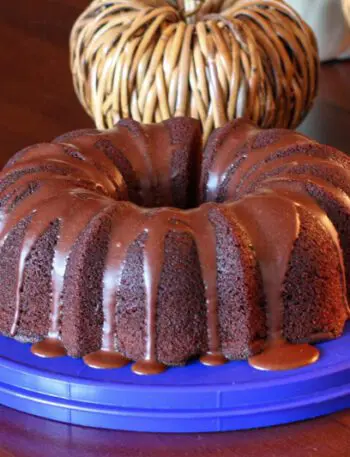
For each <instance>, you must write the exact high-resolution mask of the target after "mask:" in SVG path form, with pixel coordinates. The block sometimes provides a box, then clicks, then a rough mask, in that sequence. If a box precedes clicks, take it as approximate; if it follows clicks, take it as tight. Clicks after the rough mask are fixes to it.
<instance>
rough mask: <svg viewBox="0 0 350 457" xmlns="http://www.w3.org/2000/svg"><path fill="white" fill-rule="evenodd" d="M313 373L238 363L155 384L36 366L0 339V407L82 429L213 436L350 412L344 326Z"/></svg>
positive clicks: (191, 368)
mask: <svg viewBox="0 0 350 457" xmlns="http://www.w3.org/2000/svg"><path fill="white" fill-rule="evenodd" d="M318 347H319V348H320V350H321V358H320V360H319V361H318V362H317V363H315V364H314V365H310V366H308V367H305V368H300V369H298V370H293V371H285V372H262V371H257V370H254V369H253V368H251V367H249V365H248V364H247V363H246V362H230V363H228V364H227V365H223V366H220V367H206V366H203V365H201V364H200V363H199V362H193V363H191V364H190V365H188V366H186V367H183V368H171V369H169V370H168V371H166V372H165V373H163V374H161V375H158V376H149V377H141V376H137V375H135V374H133V373H132V371H131V370H130V367H129V366H127V367H124V368H121V369H119V370H101V371H100V370H94V369H92V368H89V367H87V366H85V365H84V363H83V362H82V361H81V360H73V359H71V358H68V357H65V358H62V359H40V358H38V357H36V356H34V355H32V354H31V352H30V346H29V345H26V344H21V343H17V342H15V341H13V340H11V339H8V338H4V337H0V403H1V404H3V405H5V406H8V407H10V408H14V409H17V410H19V411H23V412H26V413H30V414H34V415H36V416H41V417H45V418H48V419H53V420H57V421H61V422H66V423H69V424H77V425H84V426H90V427H99V428H109V429H121V430H139V431H147V432H216V431H227V430H239V429H248V428H255V427H266V426H270V425H276V424H283V423H287V422H293V421H297V420H302V419H308V418H311V417H316V416H320V415H323V414H328V413H331V412H334V411H337V410H340V409H343V408H347V407H350V325H348V326H347V329H346V331H345V334H344V335H343V336H342V337H341V338H340V339H338V340H334V341H330V342H327V343H322V344H319V345H318Z"/></svg>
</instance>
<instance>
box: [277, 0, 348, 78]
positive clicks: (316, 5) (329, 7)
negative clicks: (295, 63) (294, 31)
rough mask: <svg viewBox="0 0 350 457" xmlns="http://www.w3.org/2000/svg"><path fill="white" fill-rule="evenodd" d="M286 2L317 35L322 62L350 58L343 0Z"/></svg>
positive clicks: (290, 0)
mask: <svg viewBox="0 0 350 457" xmlns="http://www.w3.org/2000/svg"><path fill="white" fill-rule="evenodd" d="M286 1H287V3H289V4H290V5H291V6H292V7H294V8H295V9H296V10H297V11H298V13H299V14H300V15H301V16H302V17H303V19H304V20H305V21H306V22H307V23H308V24H309V25H310V26H311V27H312V29H313V30H314V32H315V33H316V36H317V40H318V46H319V51H320V56H321V60H330V59H335V58H347V57H350V27H349V26H348V24H347V22H346V21H345V17H344V14H343V9H342V4H341V3H342V2H341V0H286ZM349 76H350V75H349Z"/></svg>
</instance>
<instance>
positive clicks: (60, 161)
mask: <svg viewBox="0 0 350 457" xmlns="http://www.w3.org/2000/svg"><path fill="white" fill-rule="evenodd" d="M259 132H260V131H259V130H258V129H256V128H255V127H253V126H252V125H251V124H249V123H244V122H241V123H240V124H238V125H237V126H236V127H235V134H234V135H232V134H230V130H229V129H227V132H226V133H225V135H224V136H222V137H220V138H219V139H218V140H217V141H218V142H217V144H216V147H217V153H216V155H215V156H214V157H213V160H212V163H211V166H210V169H209V172H208V179H207V185H206V189H205V194H206V197H207V199H208V200H215V199H216V198H217V197H218V195H219V192H221V191H222V189H224V190H225V193H226V196H227V197H235V196H237V194H238V193H242V195H244V193H245V192H246V190H247V189H248V188H249V186H250V180H251V179H252V178H253V177H254V180H255V181H259V179H260V176H261V175H262V174H263V173H268V172H269V171H273V170H274V169H275V167H276V166H282V168H283V170H284V171H285V169H286V168H288V169H289V168H293V166H294V165H295V164H299V165H300V164H304V163H305V164H318V163H320V162H322V163H323V162H326V160H325V159H324V158H323V157H322V158H320V157H317V156H316V157H309V156H306V155H305V154H302V153H300V154H294V155H293V156H289V155H286V156H285V157H283V154H282V157H281V158H279V159H274V160H273V161H270V159H269V158H270V157H271V156H272V155H273V154H274V153H275V152H276V151H277V150H278V151H279V150H285V148H287V147H290V145H291V143H295V142H298V145H311V146H312V147H313V145H314V144H316V143H314V142H312V141H310V140H308V139H307V138H305V137H303V136H301V135H299V134H296V133H286V132H284V134H283V135H281V136H279V137H278V138H277V139H276V140H275V141H274V142H270V143H268V144H266V145H262V146H261V147H255V146H256V137H257V135H258V134H259ZM99 138H100V139H103V140H104V141H107V143H104V144H105V145H106V144H107V145H111V147H112V148H114V150H116V148H119V149H118V150H120V151H122V153H123V154H124V155H125V157H127V159H128V161H129V162H130V164H131V166H132V168H133V170H134V172H135V175H136V177H137V180H138V183H139V197H140V201H142V204H143V205H144V206H145V207H148V206H152V205H154V204H155V197H154V192H155V191H156V190H157V191H158V192H160V197H159V198H160V199H161V202H162V203H164V202H166V204H168V205H171V203H172V201H173V198H174V197H173V195H172V188H171V181H172V179H173V175H172V169H171V158H172V156H173V154H174V153H175V150H176V148H178V147H179V144H177V143H176V142H175V141H173V139H172V138H171V135H170V133H169V131H168V130H167V128H166V127H165V126H164V125H153V126H140V124H138V123H136V122H134V121H124V122H121V123H120V124H118V126H116V127H115V129H112V130H111V131H108V132H101V133H100V132H97V133H96V134H93V133H92V134H89V135H77V136H74V135H73V136H72V137H67V138H66V137H65V138H64V140H65V141H66V143H65V144H59V143H57V144H42V145H39V146H38V147H36V148H31V149H28V150H27V151H26V152H25V153H23V154H21V155H19V156H18V158H17V159H16V160H14V161H13V164H12V165H11V167H9V168H7V169H6V170H5V171H4V172H3V173H2V174H1V176H0V183H1V184H3V187H2V190H1V192H0V201H6V203H4V204H3V207H2V208H1V218H0V231H1V242H0V243H1V244H0V247H1V246H3V245H4V243H5V241H6V238H7V236H8V234H9V233H11V231H12V230H13V229H15V228H16V226H17V225H18V223H19V222H20V221H21V220H23V219H26V218H28V220H29V222H28V227H27V229H26V231H25V236H24V238H23V241H22V246H21V249H20V257H19V261H18V268H17V278H16V284H17V291H16V303H15V310H14V316H13V322H12V326H11V329H10V334H11V335H12V336H16V334H17V331H18V326H19V323H20V319H21V290H22V285H23V278H24V271H25V267H26V261H27V259H28V256H29V255H30V253H31V252H32V250H33V248H34V246H35V243H36V242H37V241H38V239H39V238H40V237H41V236H42V234H43V233H44V232H45V231H46V230H47V229H48V227H49V226H50V224H52V223H53V222H55V221H59V227H60V230H59V237H58V239H57V240H56V244H55V248H54V259H53V264H52V275H51V285H52V301H51V304H50V327H49V331H48V335H47V336H48V337H47V338H46V339H44V340H43V341H42V342H39V343H36V344H34V345H33V347H32V351H33V352H34V353H35V354H37V355H40V356H47V357H57V356H61V355H65V349H64V348H63V345H62V343H61V342H60V338H61V327H60V326H61V320H62V315H61V313H62V306H61V298H62V293H63V288H64V281H65V273H66V268H67V263H68V259H69V256H70V253H71V252H72V249H73V246H74V245H75V243H76V242H77V240H78V238H79V236H80V234H81V233H82V232H83V231H84V229H85V228H86V226H87V225H88V224H89V222H90V221H91V220H92V219H93V218H95V217H98V216H99V215H101V214H105V215H108V217H109V218H110V221H111V228H110V233H109V243H108V249H107V255H106V258H105V268H104V271H103V285H102V311H103V328H102V340H101V348H100V350H98V351H96V352H93V353H90V354H88V355H86V356H85V357H84V361H85V363H86V364H87V365H89V366H92V367H95V368H115V367H121V366H124V365H125V364H126V363H128V362H129V359H128V358H126V357H125V355H123V354H121V353H119V352H118V351H120V342H119V341H118V340H117V337H116V328H117V327H116V326H117V325H118V322H117V320H116V319H117V318H116V316H117V310H118V306H119V303H118V302H119V291H120V288H121V281H122V276H123V271H124V268H125V263H126V258H127V255H128V250H129V247H130V246H132V245H133V243H135V242H136V240H137V239H138V238H139V237H140V235H143V234H144V235H145V241H144V244H143V247H142V255H143V282H144V287H145V322H144V334H145V341H144V350H143V354H142V356H141V357H140V358H139V360H137V361H136V363H134V364H133V366H132V370H133V371H134V372H135V373H138V374H155V373H161V372H162V371H164V369H165V366H164V365H163V364H162V363H160V362H159V360H158V358H159V356H158V352H157V348H158V342H157V335H158V332H157V301H158V291H159V284H160V280H161V274H162V270H163V265H164V260H165V259H164V246H165V239H166V236H167V234H168V233H169V232H179V233H187V234H189V235H190V236H191V238H192V239H193V240H194V242H195V244H196V247H197V252H198V258H199V264H200V269H201V275H202V280H203V285H204V290H205V300H206V310H207V352H206V354H202V356H201V357H200V360H201V362H202V363H203V364H206V365H219V364H222V363H225V362H226V361H227V359H226V358H225V356H224V355H223V353H222V347H221V340H220V324H219V310H218V290H217V240H216V233H215V229H214V226H213V224H212V223H211V222H210V217H209V216H210V212H211V211H212V210H214V209H215V210H219V211H220V208H222V209H225V211H228V212H229V213H230V214H231V215H232V217H234V218H236V220H237V221H238V222H239V223H240V225H241V226H242V227H243V228H244V229H245V231H246V232H247V234H248V236H249V237H250V239H251V242H252V249H253V250H254V253H255V255H256V257H257V260H258V263H259V267H260V270H261V274H262V280H263V285H264V292H265V297H266V306H267V327H268V339H267V343H266V348H265V350H264V352H263V353H262V354H260V355H255V356H252V357H251V358H250V359H249V361H250V364H251V365H252V366H255V367H256V368H259V369H291V368H296V367H298V366H303V365H305V364H306V363H312V362H314V361H315V360H317V358H318V351H317V350H316V349H315V348H313V347H311V346H309V345H305V344H304V345H291V344H289V343H288V342H286V341H285V340H284V336H283V303H282V298H281V297H282V290H283V285H284V279H285V277H286V274H287V271H288V266H289V261H290V258H291V255H292V252H293V248H294V244H295V242H296V240H297V239H298V236H299V230H300V216H299V208H303V209H306V210H307V211H308V212H309V213H310V215H311V216H312V217H313V218H315V219H316V220H317V221H318V223H319V224H321V225H322V226H323V227H324V229H325V230H326V231H327V233H328V234H329V235H330V236H331V238H332V240H333V243H334V247H335V249H336V251H337V253H338V256H339V258H340V259H341V258H342V253H341V249H340V247H339V240H338V235H337V232H336V231H335V229H334V227H333V225H332V223H331V222H330V220H329V219H328V218H327V216H326V214H325V213H324V212H323V211H322V210H321V209H320V207H319V206H318V205H317V204H315V202H314V201H313V200H312V199H311V198H310V197H309V196H307V195H306V192H304V190H301V191H300V192H296V191H293V192H292V191H290V190H289V189H285V188H282V186H281V188H279V187H278V185H275V186H272V187H274V190H273V191H272V190H263V191H260V192H258V193H255V194H252V195H250V196H247V197H244V198H243V199H241V200H239V201H238V202H226V203H222V204H221V205H218V204H216V203H203V204H202V205H201V206H200V207H198V208H195V209H191V210H179V209H175V208H171V207H162V208H158V209H145V208H141V207H139V206H136V205H135V204H133V203H131V202H129V201H118V200H126V199H127V197H126V196H127V189H126V186H125V182H124V179H123V177H122V175H121V174H120V172H119V171H118V169H117V168H116V167H115V166H114V164H113V162H112V161H111V159H110V158H109V157H108V156H107V155H106V154H105V153H104V152H103V151H102V150H101V149H99V148H98V147H97V146H96V144H97V141H98V139H99ZM219 140H220V141H219ZM254 145H255V146H254ZM126 146H127V147H126ZM182 146H183V145H181V147H182ZM311 149H312V148H311ZM315 150H317V148H315ZM242 151H243V152H242ZM247 151H248V152H247ZM308 153H309V152H308ZM310 154H312V153H310ZM237 161H239V166H237V169H236V170H235V172H234V173H233V174H232V176H231V175H230V173H231V171H232V169H233V168H232V167H233V166H234V165H235V163H238V162H237ZM326 163H327V164H328V162H326ZM276 164H277V165H276ZM333 167H335V168H337V167H338V168H341V169H342V170H345V168H344V163H342V164H340V163H338V162H336V161H335V162H334V163H333ZM28 170H29V171H30V173H28ZM16 173H17V175H16ZM344 173H347V171H346V170H345V171H344ZM196 174H197V172H196V173H194V175H196ZM14 175H16V179H13V178H12V177H13V176H14ZM247 176H249V179H247ZM310 179H312V177H311V178H310ZM317 179H320V178H317ZM32 183H39V186H38V188H37V189H36V190H35V192H33V193H31V194H30V195H29V196H27V197H26V198H25V199H22V200H21V198H20V195H21V192H23V191H24V190H25V189H26V188H27V187H28V186H29V185H31V184H32ZM225 186H226V187H225ZM5 197H6V198H7V197H9V198H7V200H6V198H5ZM156 203H157V202H156ZM10 208H11V210H10ZM340 270H341V271H340V272H339V274H340V275H341V277H342V278H343V279H344V271H343V270H342V268H341V269H340ZM343 290H344V294H345V293H346V292H345V291H346V284H345V282H344V281H343Z"/></svg>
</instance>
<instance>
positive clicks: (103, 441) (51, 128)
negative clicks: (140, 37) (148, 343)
mask: <svg viewBox="0 0 350 457" xmlns="http://www.w3.org/2000/svg"><path fill="white" fill-rule="evenodd" d="M87 3H88V2H87V0H17V1H14V0H13V1H5V0H1V1H0V43H1V45H0V65H1V66H0V68H1V71H0V136H1V149H0V151H1V152H0V165H2V164H4V163H5V161H6V160H7V159H8V158H9V157H10V156H11V155H12V154H13V153H14V152H16V151H17V150H18V149H20V148H22V147H24V146H26V145H28V144H31V143H35V142H38V141H46V140H50V139H52V138H53V137H55V136H57V135H59V134H60V133H62V132H65V131H67V130H72V129H75V128H81V127H88V126H90V125H92V123H91V121H90V120H89V118H88V117H87V116H86V114H85V113H84V112H83V110H82V108H81V107H80V105H79V103H78V102H77V100H76V98H75V95H74V93H73V89H72V84H71V77H70V73H69V66H68V36H69V30H70V28H71V26H72V23H73V21H74V19H75V18H76V17H77V15H78V14H79V13H80V12H81V11H82V9H83V8H84V7H85V6H86V5H87ZM301 130H302V131H304V132H306V133H307V134H309V135H311V136H313V137H314V138H316V139H317V140H319V141H321V142H324V143H329V144H331V145H333V146H336V147H338V148H339V149H342V150H344V151H347V152H349V153H350V62H345V63H336V64H328V65H326V66H324V67H323V68H322V75H321V82H320V96H319V98H318V100H317V101H316V103H315V107H314V109H313V111H312V112H311V113H310V115H309V116H308V118H307V119H306V121H305V122H304V124H303V126H302V127H301ZM349 351H350V349H349ZM10 456H12V457H13V456H16V457H43V456H47V457H53V456H54V457H61V456H62V457H90V456H91V457H92V456H101V457H180V456H181V457H186V456H188V457H197V456H198V457H199V456H200V457H209V456H210V457H253V456H254V457H255V456H258V457H282V456H283V457H313V456H318V457H345V456H348V457H350V412H346V411H345V412H342V413H338V414H334V415H332V416H329V417H324V418H319V419H316V420H311V421H307V422H303V423H298V424H292V425H287V426H283V427H275V428H270V429H265V430H255V431H247V432H234V433H222V434H208V435H204V434H202V435H150V434H143V433H126V432H113V431H104V430H93V429H84V428H80V427H71V426H68V425H65V424H59V423H55V422H50V421H46V420H43V419H38V418H35V417H32V416H28V415H25V414H22V413H18V412H15V411H11V410H8V409H6V408H4V407H0V457H10Z"/></svg>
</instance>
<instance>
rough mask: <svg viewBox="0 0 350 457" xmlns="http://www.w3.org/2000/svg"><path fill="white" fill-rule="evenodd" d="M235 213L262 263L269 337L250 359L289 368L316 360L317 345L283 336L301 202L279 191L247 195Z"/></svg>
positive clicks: (272, 367)
mask: <svg viewBox="0 0 350 457" xmlns="http://www.w3.org/2000/svg"><path fill="white" fill-rule="evenodd" d="M235 214H237V216H238V218H239V220H240V221H241V222H242V224H243V226H244V227H245V228H246V230H247V232H248V233H249V235H250V237H251V239H252V242H253V246H254V249H255V251H256V255H257V259H258V262H259V265H260V269H261V273H262V278H263V283H264V291H265V297H266V306H267V327H268V340H267V345H266V349H265V350H264V351H263V353H262V354H258V355H255V356H252V357H250V358H249V363H250V365H252V366H253V367H255V368H258V369H262V370H289V369H293V368H298V367H301V366H304V365H308V364H310V363H312V362H315V361H316V360H317V359H318V357H319V352H318V350H317V349H316V348H314V347H312V346H309V345H305V344H303V345H299V344H289V343H288V342H286V341H285V339H284V336H283V319H284V318H283V303H282V291H283V283H284V280H285V277H286V275H287V270H288V266H289V261H290V259H291V256H292V251H293V248H294V243H295V242H296V240H297V238H298V235H299V231H300V216H299V213H298V205H297V204H296V203H295V202H294V201H293V200H292V199H287V198H284V197H283V196H282V195H280V194H275V193H270V192H268V193H263V194H261V195H255V196H248V197H246V198H244V199H243V200H241V201H240V202H239V203H237V204H236V205H235Z"/></svg>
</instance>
